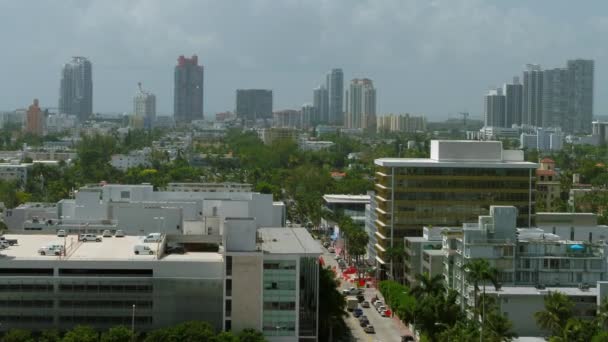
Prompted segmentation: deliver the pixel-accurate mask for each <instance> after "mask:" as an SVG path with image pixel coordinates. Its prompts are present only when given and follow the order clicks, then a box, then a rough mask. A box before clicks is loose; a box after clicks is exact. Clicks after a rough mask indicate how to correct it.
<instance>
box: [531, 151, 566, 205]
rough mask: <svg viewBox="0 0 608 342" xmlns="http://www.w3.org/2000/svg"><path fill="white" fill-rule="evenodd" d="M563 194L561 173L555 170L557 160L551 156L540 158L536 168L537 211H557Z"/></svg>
mask: <svg viewBox="0 0 608 342" xmlns="http://www.w3.org/2000/svg"><path fill="white" fill-rule="evenodd" d="M560 195H561V185H560V181H559V174H558V173H557V171H555V161H553V159H549V158H543V159H541V160H540V163H539V167H538V169H536V208H537V211H539V212H540V211H546V212H552V211H557V210H559V208H557V205H558V203H557V201H558V200H559V198H560Z"/></svg>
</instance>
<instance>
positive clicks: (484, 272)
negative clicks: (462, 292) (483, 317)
mask: <svg viewBox="0 0 608 342" xmlns="http://www.w3.org/2000/svg"><path fill="white" fill-rule="evenodd" d="M465 271H466V272H467V275H466V277H467V280H468V281H469V282H471V283H473V291H474V292H475V293H474V305H473V309H474V310H476V311H479V310H477V309H478V299H479V298H478V294H479V283H483V294H484V296H485V294H486V281H488V280H489V281H492V283H494V285H495V286H496V285H497V282H496V280H497V272H498V271H497V270H496V269H495V268H493V267H492V266H490V263H489V262H488V261H487V260H486V259H475V260H473V261H471V262H469V263H468V264H467V265H466V267H465ZM483 309H485V307H484V308H483ZM482 311H483V310H482ZM475 317H477V314H476V315H475Z"/></svg>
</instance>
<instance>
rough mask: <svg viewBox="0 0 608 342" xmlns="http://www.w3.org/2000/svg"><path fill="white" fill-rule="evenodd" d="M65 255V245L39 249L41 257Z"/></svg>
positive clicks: (51, 245)
mask: <svg viewBox="0 0 608 342" xmlns="http://www.w3.org/2000/svg"><path fill="white" fill-rule="evenodd" d="M62 253H63V245H60V244H50V245H46V246H42V247H40V248H39V249H38V254H40V255H57V256H59V255H61V254H62Z"/></svg>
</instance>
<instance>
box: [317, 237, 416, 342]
mask: <svg viewBox="0 0 608 342" xmlns="http://www.w3.org/2000/svg"><path fill="white" fill-rule="evenodd" d="M324 251H325V252H324V254H323V259H324V261H325V265H326V266H331V267H333V266H336V268H337V266H338V263H337V262H336V260H335V255H334V254H330V253H329V252H327V250H326V249H324ZM337 270H338V274H340V269H339V268H337ZM351 286H353V284H350V283H347V282H344V281H343V282H342V283H341V289H340V290H342V289H348V288H350V287H351ZM376 294H378V291H377V290H376V289H375V288H368V289H365V293H364V294H363V295H364V296H365V300H367V301H369V302H370V303H371V298H372V297H374V296H375V295H376ZM362 309H363V314H364V315H366V316H367V318H368V319H369V322H370V324H371V325H373V326H374V328H375V330H376V333H375V334H367V333H365V332H364V331H363V328H362V327H361V326H360V325H359V320H358V319H357V318H355V317H354V316H353V315H352V313H351V312H349V313H348V317H345V322H346V324H347V325H348V327H349V328H350V330H351V332H352V335H353V341H365V342H401V336H402V335H404V334H405V333H406V332H407V330H405V328H404V327H403V326H402V325H401V324H400V323H399V321H398V320H397V319H396V318H387V317H382V316H380V314H379V313H378V312H377V311H376V310H375V309H374V307H373V305H371V306H370V308H362Z"/></svg>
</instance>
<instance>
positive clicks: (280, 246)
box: [258, 228, 323, 255]
mask: <svg viewBox="0 0 608 342" xmlns="http://www.w3.org/2000/svg"><path fill="white" fill-rule="evenodd" d="M258 234H259V236H260V238H261V239H262V246H261V247H262V250H263V251H264V252H266V253H271V254H317V255H320V254H323V250H322V249H321V246H320V245H319V243H318V242H317V241H315V240H314V239H313V238H312V236H311V235H310V234H309V233H308V231H307V230H306V228H260V229H258Z"/></svg>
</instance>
